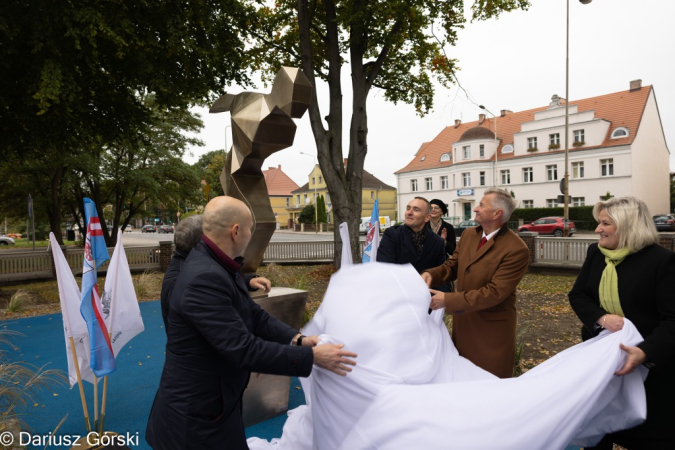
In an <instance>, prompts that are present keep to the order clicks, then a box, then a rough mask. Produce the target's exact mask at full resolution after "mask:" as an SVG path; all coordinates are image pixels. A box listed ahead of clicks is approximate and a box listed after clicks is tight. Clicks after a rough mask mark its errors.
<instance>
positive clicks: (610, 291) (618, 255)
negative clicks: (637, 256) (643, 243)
mask: <svg viewBox="0 0 675 450" xmlns="http://www.w3.org/2000/svg"><path fill="white" fill-rule="evenodd" d="M598 248H599V249H600V251H601V252H602V254H603V255H605V264H606V266H605V270H604V271H603V272H602V278H601V279H600V306H602V308H603V309H604V310H605V311H607V312H608V313H610V314H616V315H617V316H621V317H624V314H623V309H621V302H620V301H619V278H618V276H617V274H616V266H618V265H619V264H621V263H622V262H623V260H624V259H626V256H628V255H630V254H631V253H633V252H631V251H630V249H628V248H627V247H624V248H617V249H616V250H610V249H608V248H604V247H602V246H600V245H598Z"/></svg>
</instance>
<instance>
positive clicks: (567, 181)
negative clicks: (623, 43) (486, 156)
mask: <svg viewBox="0 0 675 450" xmlns="http://www.w3.org/2000/svg"><path fill="white" fill-rule="evenodd" d="M592 1H593V0H579V2H580V3H581V4H583V5H588V4H589V3H591V2H592ZM566 31H567V32H566V44H565V183H564V189H563V191H564V192H563V196H564V197H565V198H564V200H565V211H564V216H565V219H564V221H563V236H565V237H569V235H570V229H569V219H570V173H569V144H568V140H569V125H570V124H569V122H570V114H569V98H570V0H567V29H566Z"/></svg>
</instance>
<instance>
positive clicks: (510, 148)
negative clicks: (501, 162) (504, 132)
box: [502, 144, 513, 153]
mask: <svg viewBox="0 0 675 450" xmlns="http://www.w3.org/2000/svg"><path fill="white" fill-rule="evenodd" d="M502 153H513V145H511V144H506V145H505V146H503V147H502Z"/></svg>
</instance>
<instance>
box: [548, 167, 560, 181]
mask: <svg viewBox="0 0 675 450" xmlns="http://www.w3.org/2000/svg"><path fill="white" fill-rule="evenodd" d="M546 179H547V180H548V181H556V180H557V179H558V166H557V165H552V166H546Z"/></svg>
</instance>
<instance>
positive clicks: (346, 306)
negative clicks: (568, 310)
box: [248, 263, 646, 450]
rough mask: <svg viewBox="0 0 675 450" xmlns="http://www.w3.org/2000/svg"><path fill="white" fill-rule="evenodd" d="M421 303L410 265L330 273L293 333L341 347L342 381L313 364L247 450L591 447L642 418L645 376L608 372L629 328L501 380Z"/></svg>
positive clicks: (631, 339) (423, 291)
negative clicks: (274, 436) (350, 356)
mask: <svg viewBox="0 0 675 450" xmlns="http://www.w3.org/2000/svg"><path fill="white" fill-rule="evenodd" d="M429 303H430V295H429V291H428V288H427V287H426V285H425V284H424V282H422V280H421V278H420V276H419V275H418V274H417V272H416V271H415V270H414V269H413V268H412V266H409V265H406V266H400V265H392V264H384V263H373V264H365V265H356V266H353V267H347V268H343V269H341V270H340V271H339V272H338V273H336V274H335V275H333V278H332V280H331V282H330V285H329V287H328V290H327V292H326V296H325V298H324V301H323V303H322V305H321V307H320V308H319V310H318V311H317V313H316V315H315V316H314V319H313V320H312V321H311V322H310V323H309V324H308V325H307V326H306V327H305V329H304V330H303V333H304V334H307V335H311V334H318V335H321V339H322V342H340V341H342V342H344V343H345V344H346V347H347V348H349V350H351V351H354V352H355V353H357V354H358V358H357V365H356V367H354V370H353V371H352V372H351V373H349V374H348V375H347V376H346V377H339V376H337V375H335V374H333V373H331V372H327V371H325V370H323V369H321V368H318V367H316V366H315V367H314V370H313V371H312V375H311V376H310V377H309V378H308V379H307V380H303V387H304V388H305V396H306V398H307V403H308V405H307V406H306V407H302V409H300V408H298V409H296V410H295V411H293V412H292V414H291V413H290V412H289V419H288V420H287V422H286V425H285V427H284V432H283V435H282V437H281V438H280V439H279V440H274V441H273V442H272V443H268V442H267V441H263V440H260V439H257V438H251V439H249V440H248V445H249V447H250V448H251V450H263V449H270V448H273V449H278V450H281V449H288V450H305V449H306V450H310V449H320V450H321V449H331V450H332V449H340V448H341V449H345V450H354V449H375V448H377V449H401V448H423V449H435V448H439V449H440V448H443V449H447V448H457V449H462V450H470V449H477V450H479V449H480V450H484V449H487V448H491V449H514V450H515V449H523V448H527V449H547V450H548V449H557V448H558V449H561V448H564V447H565V446H566V445H568V444H576V445H592V444H594V443H597V441H599V440H600V438H601V437H602V436H603V435H604V434H606V433H608V432H611V431H615V430H618V429H623V428H627V427H631V426H635V425H637V424H639V423H641V422H642V421H643V420H644V418H645V416H646V403H645V394H644V386H643V377H644V376H646V369H644V368H640V369H639V370H637V371H635V372H633V373H631V374H629V375H626V376H623V377H617V376H615V375H614V372H615V371H616V370H618V369H619V368H620V367H621V366H622V365H623V362H624V361H625V354H624V352H622V351H621V350H620V348H619V343H624V344H626V345H635V344H637V343H639V342H641V341H642V337H641V336H640V334H639V333H638V332H637V330H636V329H635V327H634V326H633V324H632V323H630V322H629V321H627V320H626V322H625V326H624V329H623V330H622V331H620V332H617V333H613V334H611V333H609V332H603V334H601V335H600V336H599V337H597V338H595V339H593V340H591V341H588V342H585V343H583V344H579V345H577V346H574V347H572V348H570V349H568V350H566V351H564V352H561V353H560V354H558V355H556V356H555V357H553V358H551V359H550V360H548V361H546V362H544V363H542V364H540V365H539V366H537V367H536V368H534V369H532V370H530V371H529V372H527V373H526V374H524V375H522V376H521V377H519V378H514V379H507V380H501V379H498V378H497V377H495V376H493V375H492V374H489V373H487V372H485V371H484V370H483V369H481V368H479V367H477V366H475V365H474V364H472V363H471V362H469V361H468V360H467V359H465V358H462V357H460V356H459V354H458V353H457V350H456V349H455V347H454V346H453V344H452V341H451V339H450V336H449V334H448V332H447V330H446V328H445V325H444V324H443V320H442V319H443V313H442V310H438V311H435V312H434V313H432V314H431V315H429V314H428V313H427V311H428V307H429ZM333 336H336V337H339V340H338V339H337V338H336V337H333Z"/></svg>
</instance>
